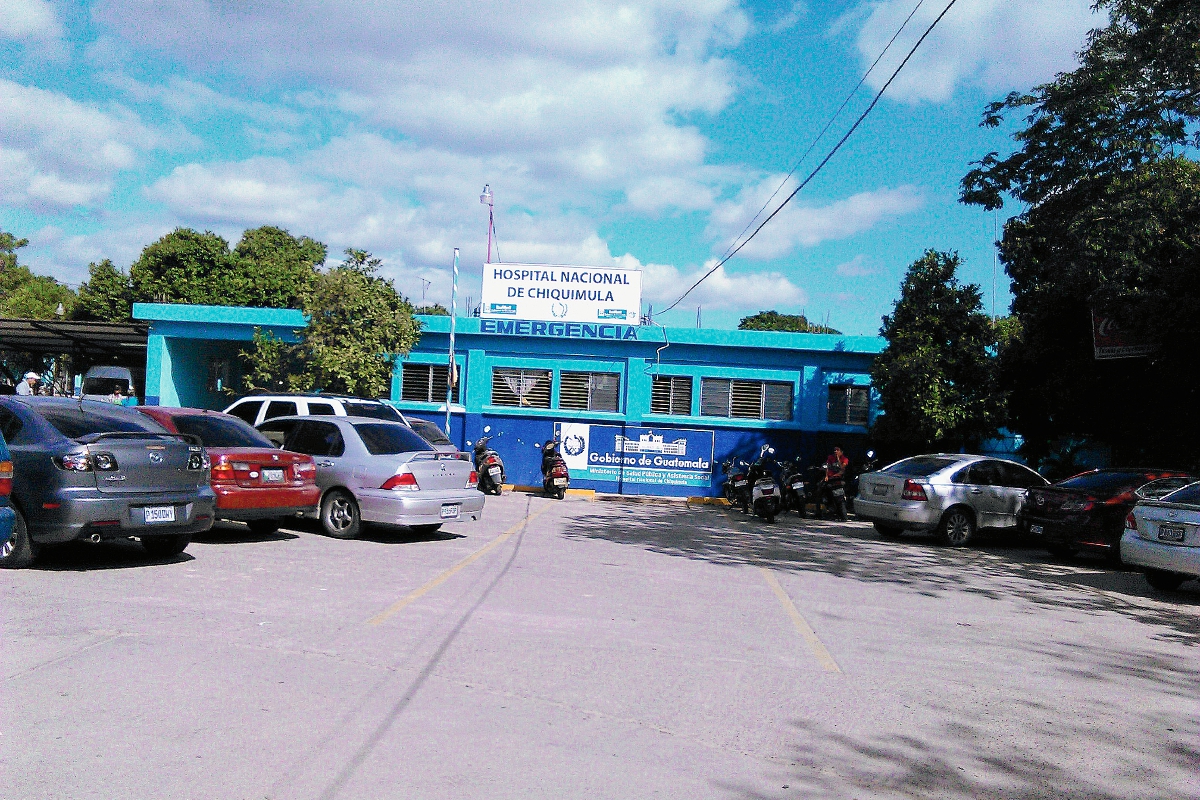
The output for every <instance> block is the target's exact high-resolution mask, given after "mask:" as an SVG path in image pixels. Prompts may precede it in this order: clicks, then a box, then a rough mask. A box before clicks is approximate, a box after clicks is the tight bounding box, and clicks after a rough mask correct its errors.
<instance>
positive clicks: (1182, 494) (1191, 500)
mask: <svg viewBox="0 0 1200 800" xmlns="http://www.w3.org/2000/svg"><path fill="white" fill-rule="evenodd" d="M1163 502H1164V503H1186V504H1188V505H1189V506H1200V483H1193V484H1191V485H1189V486H1185V487H1183V488H1182V489H1180V490H1178V491H1175V492H1171V493H1170V494H1169V495H1167V496H1166V497H1164V498H1163Z"/></svg>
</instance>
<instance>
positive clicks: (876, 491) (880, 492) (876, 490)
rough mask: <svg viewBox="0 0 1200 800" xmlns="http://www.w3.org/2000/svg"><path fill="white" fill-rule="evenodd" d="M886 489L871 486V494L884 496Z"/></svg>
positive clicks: (884, 487)
mask: <svg viewBox="0 0 1200 800" xmlns="http://www.w3.org/2000/svg"><path fill="white" fill-rule="evenodd" d="M887 489H888V487H886V486H872V487H871V494H877V495H884V494H887Z"/></svg>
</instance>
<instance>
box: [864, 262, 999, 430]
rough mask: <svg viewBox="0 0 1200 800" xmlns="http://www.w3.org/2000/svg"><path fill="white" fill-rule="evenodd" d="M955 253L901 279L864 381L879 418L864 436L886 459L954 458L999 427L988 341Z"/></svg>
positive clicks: (991, 335)
mask: <svg viewBox="0 0 1200 800" xmlns="http://www.w3.org/2000/svg"><path fill="white" fill-rule="evenodd" d="M961 263H962V261H961V260H960V259H959V257H958V255H957V254H956V253H944V252H938V251H936V250H928V251H926V252H925V255H923V256H922V257H921V258H920V259H918V260H917V261H915V262H913V264H912V265H911V266H910V267H909V268H908V273H907V275H905V278H904V283H903V285H902V287H901V290H900V299H899V300H897V301H896V305H895V308H894V309H893V311H892V313H891V314H890V315H888V316H886V317H884V318H883V327H882V328H881V330H880V335H881V336H883V338H884V339H886V340H887V346H886V347H885V348H884V350H883V352H881V353H880V354H879V356H878V357H877V358H876V359H875V364H874V366H873V368H872V371H871V381H872V383H873V385H874V386H875V387H876V389H877V390H878V391H879V394H880V407H881V411H882V412H883V413H882V414H881V415H880V416H879V417H878V418H877V419H876V423H875V427H874V429H873V431H872V433H873V435H874V436H875V438H876V439H877V440H878V441H879V442H881V443H886V444H887V445H888V446H889V447H890V449H891V450H893V451H894V452H918V451H928V450H931V449H934V450H957V449H959V448H961V447H967V448H971V447H975V446H977V445H978V444H979V443H980V442H981V441H983V440H985V439H987V438H989V437H992V436H995V435H996V433H997V431H998V430H999V428H1000V426H1001V425H1002V424H1003V422H1004V398H1003V395H1002V393H1001V392H1000V391H999V390H998V386H997V383H996V370H995V359H994V356H993V352H994V347H995V344H996V335H995V332H994V330H993V327H992V324H991V320H990V319H988V317H987V315H986V314H984V313H983V296H982V293H981V291H980V289H979V287H978V286H977V285H975V284H965V285H964V284H961V283H960V282H959V280H958V277H957V270H958V267H959V265H960V264H961Z"/></svg>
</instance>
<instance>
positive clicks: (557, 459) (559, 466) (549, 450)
mask: <svg viewBox="0 0 1200 800" xmlns="http://www.w3.org/2000/svg"><path fill="white" fill-rule="evenodd" d="M570 485H571V471H570V470H568V469H567V462H566V461H564V460H563V457H562V453H560V452H558V442H557V441H556V440H554V439H549V440H548V441H547V442H546V444H545V445H543V446H542V491H544V492H545V493H546V495H547V496H549V497H555V498H557V499H559V500H562V499H563V498H564V497H566V494H567V489H568V488H569V487H570Z"/></svg>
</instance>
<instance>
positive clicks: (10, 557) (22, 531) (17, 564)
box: [0, 508, 40, 569]
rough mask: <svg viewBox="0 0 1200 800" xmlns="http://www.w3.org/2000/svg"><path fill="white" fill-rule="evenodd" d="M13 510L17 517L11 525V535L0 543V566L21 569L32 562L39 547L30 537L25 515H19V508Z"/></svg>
mask: <svg viewBox="0 0 1200 800" xmlns="http://www.w3.org/2000/svg"><path fill="white" fill-rule="evenodd" d="M13 512H14V513H15V514H16V515H17V519H16V522H15V524H14V525H13V532H12V536H10V537H9V539H8V541H7V542H5V543H4V544H3V545H0V567H4V568H6V569H23V568H24V567H28V566H29V565H30V564H32V563H33V562H34V559H36V558H37V554H38V550H39V549H40V548H39V547H38V546H37V543H36V542H34V541H33V539H32V538H31V537H30V535H29V528H28V527H27V526H26V525H25V517H23V516H22V515H21V511H20V509H17V508H13Z"/></svg>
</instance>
